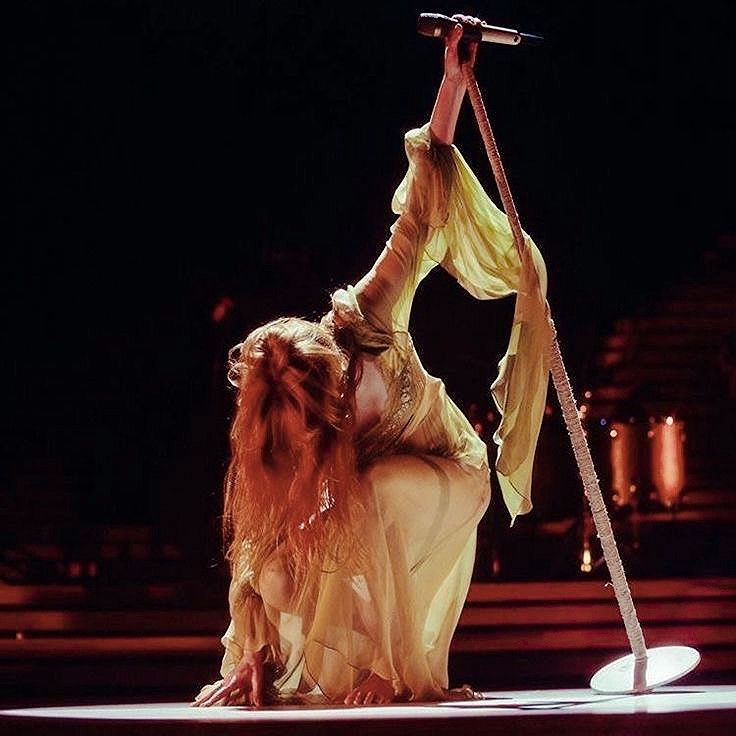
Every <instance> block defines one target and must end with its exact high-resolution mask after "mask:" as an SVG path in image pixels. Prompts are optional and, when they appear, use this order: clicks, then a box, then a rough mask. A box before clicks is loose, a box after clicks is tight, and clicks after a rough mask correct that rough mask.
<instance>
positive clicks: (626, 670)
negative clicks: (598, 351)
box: [463, 64, 700, 694]
mask: <svg viewBox="0 0 736 736" xmlns="http://www.w3.org/2000/svg"><path fill="white" fill-rule="evenodd" d="M463 72H464V74H465V81H466V82H467V88H468V96H469V97H470V102H471V104H472V106H473V110H474V112H475V116H476V120H477V122H478V127H479V129H480V133H481V136H482V138H483V143H484V144H485V148H486V153H487V154H488V158H489V160H490V164H491V168H492V170H493V176H494V178H495V180H496V186H497V187H498V191H499V194H500V196H501V201H502V202H503V208H504V211H505V212H506V216H507V217H508V220H509V224H510V226H511V232H512V234H513V237H514V244H515V245H516V249H517V251H518V253H519V257H520V259H521V262H522V263H523V262H524V261H525V259H526V258H527V257H529V254H528V252H527V251H528V246H527V244H526V242H525V240H524V234H523V230H522V227H521V223H520V222H519V215H518V213H517V212H516V206H515V205H514V200H513V198H512V196H511V190H510V188H509V183H508V180H507V179H506V174H505V172H504V169H503V164H502V162H501V156H500V154H499V152H498V147H497V145H496V141H495V138H494V135H493V131H492V130H491V124H490V121H489V120H488V115H487V114H486V110H485V106H484V104H483V99H482V97H481V93H480V89H479V87H478V82H477V81H476V78H475V74H474V72H473V69H472V68H471V67H470V66H469V65H468V64H464V65H463ZM549 320H550V324H551V326H552V335H553V339H552V343H551V345H550V346H549V358H550V373H551V375H552V382H553V384H554V387H555V390H556V391H557V398H558V400H559V403H560V407H561V409H562V416H563V418H564V420H565V426H566V428H567V432H568V434H569V436H570V441H571V443H572V449H573V453H574V455H575V460H576V462H577V465H578V470H579V472H580V477H581V479H582V482H583V490H584V491H585V496H586V498H587V499H588V502H589V504H590V510H591V514H592V517H593V522H594V523H595V527H596V531H597V534H598V537H599V539H600V542H601V548H602V550H603V557H604V559H605V561H606V564H607V565H608V570H609V572H610V575H611V585H612V587H613V590H614V593H615V595H616V600H617V601H618V606H619V610H620V613H621V616H622V617H623V622H624V626H625V628H626V635H627V636H628V639H629V644H630V646H631V650H632V652H631V654H628V655H625V656H623V657H619V658H617V659H615V660H613V661H612V662H610V663H608V664H607V665H605V666H604V667H602V668H600V669H599V670H598V671H597V672H596V673H595V674H594V675H593V677H592V678H591V680H590V687H591V688H592V689H593V690H596V691H598V692H602V693H628V694H631V693H643V692H647V691H649V690H652V689H653V688H656V687H659V686H661V685H665V684H667V683H670V682H672V681H674V680H677V679H679V678H680V677H683V676H684V675H686V674H687V673H688V672H690V671H692V670H693V669H695V667H697V665H698V663H699V662H700V654H699V652H698V651H697V650H695V649H693V648H692V647H685V646H663V647H655V648H653V649H647V647H646V644H645V642H644V634H643V633H642V630H641V626H640V624H639V620H638V618H637V615H636V609H635V608H634V602H633V600H632V597H631V591H630V590H629V586H628V583H627V581H626V574H625V572H624V568H623V564H622V562H621V557H620V556H619V553H618V548H617V546H616V540H615V538H614V535H613V529H612V528H611V522H610V519H609V517H608V511H607V510H606V505H605V502H604V500H603V494H602V493H601V489H600V485H599V483H598V477H597V475H596V472H595V467H594V466H593V459H592V457H591V454H590V448H589V447H588V442H587V439H586V436H585V432H584V430H583V425H582V422H581V421H580V416H579V414H578V409H577V406H576V403H575V397H574V395H573V391H572V386H571V383H570V379H569V377H568V375H567V371H566V369H565V364H564V362H563V360H562V353H561V352H560V346H559V343H558V341H557V332H556V330H555V325H554V321H553V320H552V318H551V317H550V318H549Z"/></svg>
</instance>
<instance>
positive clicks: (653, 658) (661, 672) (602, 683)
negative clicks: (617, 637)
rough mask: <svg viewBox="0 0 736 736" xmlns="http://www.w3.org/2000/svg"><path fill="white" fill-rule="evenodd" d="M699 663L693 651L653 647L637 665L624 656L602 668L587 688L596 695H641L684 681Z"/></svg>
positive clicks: (683, 648)
mask: <svg viewBox="0 0 736 736" xmlns="http://www.w3.org/2000/svg"><path fill="white" fill-rule="evenodd" d="M699 662H700V653H699V652H698V651H697V650H696V649H693V648H692V647H681V646H671V647H655V648H654V649H647V658H646V659H645V660H642V661H640V662H638V663H637V662H636V661H635V660H634V655H633V654H627V655H626V656H625V657H620V658H619V659H615V660H614V661H613V662H610V663H609V664H607V665H605V666H604V667H601V669H599V670H598V671H597V672H596V673H595V674H594V675H593V677H592V678H591V680H590V687H591V688H592V689H593V690H596V691H597V692H599V693H643V692H646V691H648V690H652V689H654V688H655V687H659V686H660V685H666V684H667V683H670V682H673V681H674V680H677V679H679V678H680V677H683V676H684V675H686V674H687V673H688V672H691V671H692V670H694V669H695V668H696V667H697V666H698V663H699Z"/></svg>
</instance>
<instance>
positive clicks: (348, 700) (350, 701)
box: [345, 688, 358, 705]
mask: <svg viewBox="0 0 736 736" xmlns="http://www.w3.org/2000/svg"><path fill="white" fill-rule="evenodd" d="M357 692H358V688H355V689H353V690H351V691H350V692H349V693H348V694H347V695H346V696H345V705H355V696H356V695H357Z"/></svg>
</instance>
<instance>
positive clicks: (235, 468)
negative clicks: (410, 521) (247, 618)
mask: <svg viewBox="0 0 736 736" xmlns="http://www.w3.org/2000/svg"><path fill="white" fill-rule="evenodd" d="M352 363H353V361H351V360H350V357H349V355H348V354H346V352H345V351H344V350H343V349H342V348H341V347H340V346H339V345H338V344H337V342H336V341H335V338H334V336H333V333H332V331H331V330H330V329H328V328H326V327H325V326H323V325H321V324H317V323H314V322H310V321H308V320H305V319H301V318H298V317H281V318H278V319H275V320H273V321H271V322H268V323H266V324H264V325H262V326H260V327H258V328H256V329H255V330H253V331H252V332H251V333H250V334H249V335H248V336H247V337H246V338H245V340H244V341H243V342H242V343H239V344H238V345H235V346H234V347H233V348H231V350H230V352H229V354H228V380H229V381H230V383H232V384H233V385H234V386H235V387H237V397H236V408H235V413H234V416H233V419H232V422H231V427H230V449H231V453H230V460H229V464H228V467H227V472H226V474H225V488H224V508H223V519H222V529H223V543H224V546H225V558H226V559H227V561H228V562H229V564H230V569H231V571H233V570H234V569H235V567H236V566H238V568H239V569H242V570H244V572H245V575H246V578H247V579H248V580H249V582H251V585H252V584H253V581H254V580H256V579H257V575H258V574H259V573H260V570H261V569H262V567H263V564H264V563H265V561H266V560H267V559H268V557H269V555H271V554H272V553H273V552H274V551H276V550H277V549H278V550H279V553H280V555H281V556H282V559H283V561H284V564H285V565H286V568H287V570H288V571H289V573H290V575H291V577H292V579H293V580H294V581H295V582H296V584H297V585H298V584H299V583H300V582H301V581H303V580H304V579H305V578H306V575H307V574H308V573H309V572H314V571H315V570H316V569H317V570H319V569H326V568H330V569H333V568H334V567H335V566H337V565H339V564H344V563H347V562H349V561H351V560H353V559H355V558H356V555H357V554H358V547H359V544H358V539H359V535H358V534H357V529H358V525H359V523H360V514H361V512H362V510H363V504H362V502H361V498H360V488H359V484H358V480H357V471H356V458H355V452H354V449H353V426H354V419H353V417H354V395H355V380H354V375H353V370H351V366H352ZM241 566H242V567H241Z"/></svg>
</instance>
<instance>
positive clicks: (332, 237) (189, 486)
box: [0, 0, 735, 545]
mask: <svg viewBox="0 0 736 736" xmlns="http://www.w3.org/2000/svg"><path fill="white" fill-rule="evenodd" d="M734 7H735V6H734V3H733V2H726V1H723V2H719V1H718V0H703V1H702V2H699V3H672V2H662V1H660V0H655V1H650V2H634V1H633V0H623V1H620V2H617V3H594V2H581V1H580V0H573V1H570V2H564V3H553V2H534V1H532V0H526V1H519V0H516V1H515V2H510V1H509V2H478V3H475V4H467V3H461V4H448V3H442V2H437V3H434V4H430V5H416V4H413V3H408V2H382V3H364V4H352V3H335V2H319V1H318V2H309V3H305V2H301V3H298V2H294V1H293V0H282V1H281V2H244V1H241V2H233V1H230V2H222V1H220V0H207V1H206V2H205V1H204V0H201V1H200V2H194V1H192V0H178V1H177V2H157V1H156V0H88V1H86V2H83V1H81V0H79V1H74V2H64V1H63V0H49V1H48V2H39V1H38V0H25V1H24V2H18V3H12V4H8V5H6V9H5V11H4V13H5V14H6V18H5V20H4V22H3V23H2V31H0V32H1V33H2V37H3V46H4V55H3V56H4V64H3V67H4V69H5V75H3V76H4V82H3V87H2V120H3V123H4V125H5V134H4V135H3V151H2V170H3V173H4V175H5V177H6V192H5V195H4V197H3V207H2V220H3V234H4V237H3V241H4V242H3V246H2V250H1V251H0V252H1V253H2V256H1V257H2V297H3V301H2V305H1V307H2V308H1V312H0V313H1V314H2V320H3V322H2V339H3V348H4V349H3V358H2V375H1V376H0V386H2V397H1V401H2V407H3V411H2V436H1V437H0V447H2V450H0V452H2V458H1V465H0V484H1V485H2V487H1V489H0V490H1V491H2V497H3V501H2V512H3V522H2V528H0V533H1V534H3V535H4V537H5V538H6V539H9V540H10V543H11V544H12V543H13V540H14V538H15V537H25V538H27V537H28V535H30V534H31V533H32V531H33V530H43V529H44V528H47V529H48V528H54V529H57V530H58V529H67V530H68V532H69V534H71V535H74V534H75V533H78V530H79V529H80V528H81V527H80V525H84V524H87V525H89V524H149V525H152V526H153V527H155V528H156V529H158V530H159V531H160V533H161V534H162V535H163V536H164V537H166V536H168V535H171V536H172V537H173V538H177V539H185V540H186V539H188V540H189V541H190V542H191V544H192V545H196V544H198V543H200V542H202V540H203V539H207V534H208V532H213V531H214V529H215V527H216V515H217V514H218V513H219V503H220V502H219V498H220V481H221V476H222V470H223V467H224V462H225V457H226V435H227V426H226V425H227V416H228V413H229V400H230V393H229V392H228V391H227V389H226V386H225V381H224V375H223V370H222V367H223V365H224V362H225V357H226V351H227V348H228V347H229V346H230V345H231V344H233V343H234V342H236V341H237V340H238V339H239V338H241V337H242V336H243V335H244V334H245V333H247V332H248V331H249V330H250V329H251V328H253V327H255V326H256V325H257V324H258V323H260V322H262V321H264V320H266V319H270V318H271V317H275V316H279V315H281V314H291V313H295V314H299V315H303V316H307V317H317V316H319V315H320V314H321V313H322V312H323V311H324V310H325V309H326V308H327V304H328V295H329V293H330V291H331V290H332V289H333V288H335V287H337V286H340V285H343V284H345V283H346V282H354V281H355V280H357V279H358V278H359V277H360V275H362V273H363V271H364V270H365V269H367V268H368V267H369V266H370V265H371V263H372V260H373V258H374V257H375V256H376V255H377V253H378V252H379V250H380V249H381V247H382V246H383V243H384V241H385V239H386V237H387V235H388V228H389V226H390V224H391V222H392V221H393V215H392V213H391V211H390V206H389V203H390V199H391V195H392V193H393V190H394V188H395V187H396V185H397V184H398V182H399V181H400V179H401V177H402V176H403V174H404V171H405V166H406V159H405V156H404V151H403V140H402V137H403V134H404V132H405V131H406V130H407V129H409V128H411V127H415V126H418V125H421V124H423V123H424V122H426V120H427V119H428V116H429V113H430V110H431V107H432V103H433V101H434V94H435V90H436V85H437V83H438V81H439V78H440V75H441V69H442V62H441V49H442V45H441V42H440V41H437V40H433V39H429V38H426V37H423V36H420V35H418V34H417V32H416V30H415V26H416V20H417V17H418V15H419V13H421V12H441V13H446V14H452V13H454V12H465V13H469V14H474V15H477V16H479V17H482V18H484V19H485V20H487V21H488V22H490V23H494V24H496V25H505V26H510V27H514V28H518V29H519V30H522V31H526V32H529V33H535V34H539V35H542V36H544V38H545V42H544V44H543V45H542V46H540V47H538V48H512V47H506V46H496V45H492V44H483V47H482V48H481V52H480V56H479V60H478V63H477V67H476V74H477V77H478V80H479V83H480V86H481V90H482V92H483V95H484V99H485V104H486V108H487V110H488V113H489V115H490V118H491V123H492V125H493V128H494V132H495V135H496V139H497V141H498V144H499V147H500V149H501V154H502V156H503V161H504V165H505V168H506V172H507V175H508V178H509V182H510V185H511V190H512V192H513V194H514V198H515V201H516V206H517V209H518V211H519V214H520V216H521V219H522V223H523V224H524V227H525V228H526V229H527V231H529V232H530V233H531V234H532V235H533V236H534V238H535V240H536V242H537V244H538V245H539V246H540V248H541V250H542V252H543V254H544V256H545V259H546V262H547V266H548V270H549V278H550V285H549V294H548V296H549V300H550V304H551V306H552V310H553V313H554V315H555V321H556V323H557V327H558V332H559V336H560V342H561V345H562V349H563V354H564V355H565V356H566V360H567V364H568V371H569V372H570V374H571V378H572V380H573V385H574V386H576V387H580V388H582V387H583V386H584V385H585V382H586V380H587V379H588V371H589V364H590V359H591V355H592V353H593V351H594V350H595V347H596V344H597V342H596V341H597V340H598V339H599V338H600V336H601V335H602V334H603V333H604V332H605V330H606V329H607V326H608V324H609V323H610V322H611V320H613V319H615V318H616V317H617V316H621V315H625V314H627V313H628V312H631V311H632V310H636V309H640V308H641V307H642V305H645V304H646V303H647V301H648V300H651V299H652V298H654V297H655V296H656V294H657V293H658V291H659V290H661V289H663V288H664V287H666V286H667V285H668V284H671V283H676V281H677V279H679V278H681V277H682V276H683V275H684V274H686V273H687V272H688V271H689V270H690V269H691V268H693V267H694V266H695V264H697V263H699V262H700V260H701V258H702V254H703V253H704V251H705V250H707V249H708V248H710V247H712V245H713V243H714V241H715V240H716V238H717V237H718V236H719V235H721V234H723V233H728V232H732V231H733V226H734V222H733V207H732V203H733V198H734V185H733V172H734V145H733V141H734V137H733V123H734V118H733V113H732V108H733V103H734V85H733V70H734V43H733V31H734ZM456 142H457V144H458V146H459V147H460V149H461V151H462V152H463V154H464V155H465V157H466V158H467V159H468V161H469V162H470V163H471V165H472V166H473V167H474V169H475V171H476V173H477V174H478V175H479V177H480V178H481V180H482V181H483V182H484V183H485V184H487V188H488V191H489V193H490V194H491V196H493V197H494V199H496V201H497V202H498V201H499V200H498V197H497V195H496V190H495V188H494V186H493V179H492V175H491V173H490V168H489V165H488V161H487V159H486V157H485V151H484V149H483V145H482V141H481V139H480V136H479V134H478V132H477V128H476V124H475V119H474V117H473V113H472V108H471V107H470V104H469V102H466V106H465V108H464V110H463V112H462V115H461V120H460V124H459V129H458V134H457V137H456ZM225 296H227V297H229V298H230V299H232V300H233V304H234V307H233V309H232V310H231V311H230V313H229V315H228V317H227V318H226V319H225V320H224V321H222V322H215V321H213V318H212V315H213V308H214V306H215V305H216V304H217V303H218V301H219V300H221V299H222V298H223V297H225ZM512 308H513V303H512V301H511V300H504V301H502V302H485V303H478V302H475V301H474V300H472V299H471V298H470V297H469V296H468V295H466V294H465V293H464V292H462V291H461V290H460V289H459V287H457V286H456V285H455V283H454V282H452V281H451V280H450V279H449V277H447V276H446V274H443V273H441V272H439V271H437V272H435V273H433V274H431V275H430V277H429V278H428V279H427V281H426V282H425V283H424V284H423V285H422V287H421V289H420V292H419V294H418V297H417V300H416V303H415V309H414V316H413V331H414V333H415V340H416V342H417V344H418V346H419V349H420V353H421V354H422V357H423V359H424V362H425V365H426V367H427V369H428V370H429V371H430V372H432V373H434V374H436V375H441V376H442V377H444V378H445V381H446V383H447V385H448V388H449V390H450V392H451V394H453V395H454V396H455V397H456V399H457V401H458V404H460V405H461V407H463V408H465V407H467V406H468V405H469V404H470V403H471V402H480V403H481V404H484V403H487V402H488V386H489V384H490V382H491V380H492V379H493V377H494V376H495V365H496V361H497V360H498V358H499V357H500V356H501V355H502V353H503V352H504V350H505V344H506V340H507V337H508V329H509V326H510V322H509V317H510V314H511V310H512ZM198 530H199V531H198ZM38 533H39V534H42V533H43V532H42V531H39V532H38Z"/></svg>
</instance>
